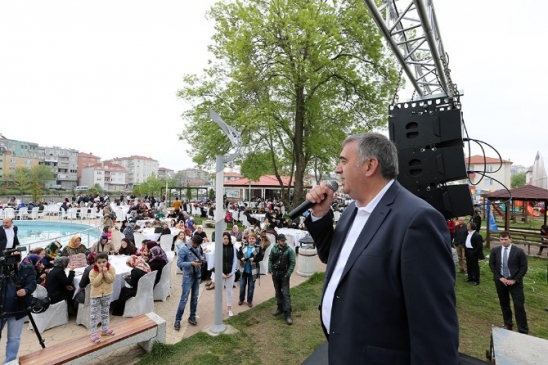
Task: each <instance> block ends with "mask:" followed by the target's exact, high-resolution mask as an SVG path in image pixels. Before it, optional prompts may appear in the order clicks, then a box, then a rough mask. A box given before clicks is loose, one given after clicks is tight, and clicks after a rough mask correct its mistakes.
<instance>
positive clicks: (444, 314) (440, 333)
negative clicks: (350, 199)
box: [306, 181, 459, 365]
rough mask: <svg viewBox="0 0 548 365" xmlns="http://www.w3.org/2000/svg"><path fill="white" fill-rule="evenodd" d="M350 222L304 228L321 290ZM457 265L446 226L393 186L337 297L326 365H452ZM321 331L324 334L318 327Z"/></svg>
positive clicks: (347, 216)
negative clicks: (319, 267) (320, 271)
mask: <svg viewBox="0 0 548 365" xmlns="http://www.w3.org/2000/svg"><path fill="white" fill-rule="evenodd" d="M355 215H356V207H355V204H354V203H352V204H350V205H349V206H348V207H347V208H346V210H345V211H344V212H343V214H342V215H341V217H340V220H339V222H338V223H337V226H336V228H335V229H334V228H333V214H332V213H331V214H328V215H326V216H325V217H322V218H321V219H320V220H318V221H316V222H312V221H311V219H310V217H308V218H307V220H306V225H307V227H308V229H309V231H310V233H311V235H312V237H313V238H314V242H315V243H316V247H317V250H318V255H319V257H320V259H321V260H322V261H323V262H327V269H326V281H325V283H324V293H325V288H326V284H327V283H328V282H329V280H330V278H331V275H332V274H333V269H334V267H335V266H336V263H337V260H338V256H339V252H340V251H341V248H342V246H343V244H344V241H345V238H346V234H347V232H348V231H349V230H350V227H351V224H352V222H353V220H354V217H355ZM454 284H455V264H454V263H453V259H452V254H451V244H450V236H449V231H448V230H447V225H446V222H445V219H444V218H443V217H442V215H441V214H440V213H439V212H437V211H436V210H435V209H434V208H432V206H430V205H429V204H428V203H426V202H425V201H424V200H422V199H420V198H418V197H416V196H414V195H413V194H411V193H410V192H409V191H407V190H406V189H404V188H403V187H402V186H401V185H400V184H399V183H398V182H397V181H395V182H394V183H393V185H392V186H391V187H390V188H389V189H388V191H387V192H386V194H385V195H384V196H383V198H382V199H381V200H380V202H379V204H378V205H377V206H376V208H375V209H374V210H373V212H372V213H371V216H370V217H369V219H368V221H367V223H366V225H365V226H364V228H363V230H362V232H361V234H360V235H359V237H358V239H357V241H356V245H355V246H354V248H353V250H352V252H351V254H350V257H349V259H348V261H347V263H346V266H345V268H344V270H343V273H342V276H341V279H340V282H339V285H338V286H337V289H336V291H335V296H334V300H333V307H332V311H331V325H330V333H329V334H327V333H326V336H328V340H329V364H330V365H334V364H341V365H347V364H390V365H395V364H416V365H428V364H432V365H439V364H444V365H445V364H457V361H458V342H459V327H458V319H457V312H456V305H455V291H454ZM324 331H325V327H324Z"/></svg>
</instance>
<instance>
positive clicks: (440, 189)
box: [388, 98, 474, 219]
mask: <svg viewBox="0 0 548 365" xmlns="http://www.w3.org/2000/svg"><path fill="white" fill-rule="evenodd" d="M458 105H459V104H458V99H457V98H453V99H449V98H433V99H427V100H420V101H411V102H406V103H401V104H395V105H392V106H391V107H390V110H389V120H388V127H389V133H390V140H391V141H392V142H394V143H395V144H396V147H397V148H398V162H399V170H400V173H399V177H398V180H399V182H400V183H401V184H402V185H403V186H404V187H405V188H406V189H408V190H409V191H411V192H412V193H413V194H415V195H417V196H419V197H421V198H422V199H424V200H426V201H427V202H428V203H430V205H432V206H433V207H434V208H435V209H437V210H438V211H439V212H441V213H442V214H443V216H444V217H445V218H447V219H449V218H454V217H459V216H464V215H470V214H473V213H474V207H473V203H472V196H471V195H470V188H469V186H468V184H447V183H448V182H451V181H455V180H462V179H467V178H468V174H467V171H466V163H465V157H464V149H463V147H464V144H463V141H462V112H461V110H460V109H459V108H457V106H458Z"/></svg>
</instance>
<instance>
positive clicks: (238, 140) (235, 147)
mask: <svg viewBox="0 0 548 365" xmlns="http://www.w3.org/2000/svg"><path fill="white" fill-rule="evenodd" d="M209 115H210V116H211V119H213V121H214V122H216V123H217V124H218V125H219V127H221V129H222V130H223V132H225V134H226V136H227V137H228V139H229V140H230V143H231V144H232V148H231V149H232V153H230V154H227V155H225V156H222V155H217V158H216V165H215V172H216V175H215V178H216V181H215V188H216V189H217V196H216V198H215V205H216V207H215V267H216V268H217V270H215V282H216V283H218V284H217V285H215V322H214V324H213V326H212V327H211V332H213V333H221V332H224V331H225V330H226V326H225V325H224V323H223V315H222V311H223V308H222V306H223V285H222V282H223V281H222V274H223V270H222V267H223V219H224V215H223V172H224V164H225V163H226V162H231V161H234V160H235V159H236V157H238V155H239V154H240V149H241V148H242V137H241V136H240V133H238V132H237V131H236V130H235V129H234V128H232V127H231V126H229V125H228V124H226V123H225V122H224V121H223V120H222V119H221V117H220V116H219V115H218V114H217V113H215V112H214V111H213V110H210V111H209Z"/></svg>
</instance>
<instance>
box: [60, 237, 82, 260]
mask: <svg viewBox="0 0 548 365" xmlns="http://www.w3.org/2000/svg"><path fill="white" fill-rule="evenodd" d="M86 251H87V248H86V246H84V245H83V244H82V237H80V235H79V234H75V235H74V236H72V238H71V239H70V241H69V243H68V245H67V246H66V247H65V248H63V251H61V256H71V255H77V254H79V253H86Z"/></svg>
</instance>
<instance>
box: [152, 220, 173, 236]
mask: <svg viewBox="0 0 548 365" xmlns="http://www.w3.org/2000/svg"><path fill="white" fill-rule="evenodd" d="M154 233H160V237H161V236H163V235H164V234H171V229H170V228H169V224H168V223H164V224H163V225H162V227H157V228H156V229H155V230H154Z"/></svg>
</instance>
